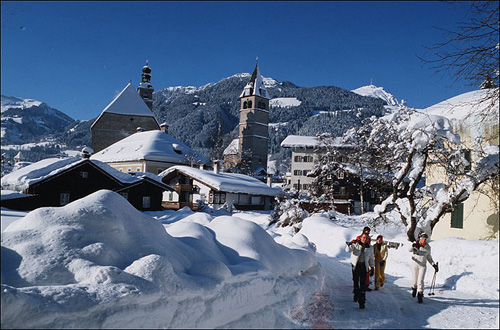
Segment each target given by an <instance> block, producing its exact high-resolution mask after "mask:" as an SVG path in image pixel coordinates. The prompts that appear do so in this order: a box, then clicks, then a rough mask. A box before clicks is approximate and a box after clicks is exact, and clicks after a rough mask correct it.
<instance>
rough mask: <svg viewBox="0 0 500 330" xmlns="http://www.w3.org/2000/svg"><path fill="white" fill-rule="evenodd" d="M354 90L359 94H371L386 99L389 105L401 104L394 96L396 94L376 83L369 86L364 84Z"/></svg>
mask: <svg viewBox="0 0 500 330" xmlns="http://www.w3.org/2000/svg"><path fill="white" fill-rule="evenodd" d="M352 92H354V93H356V94H359V95H363V96H370V97H375V98H378V99H381V100H384V101H385V103H387V105H388V106H399V105H400V103H399V101H398V100H397V99H396V98H395V97H394V95H392V94H391V93H389V92H387V91H386V90H385V89H384V87H377V86H375V85H367V86H362V87H359V88H356V89H353V90H352Z"/></svg>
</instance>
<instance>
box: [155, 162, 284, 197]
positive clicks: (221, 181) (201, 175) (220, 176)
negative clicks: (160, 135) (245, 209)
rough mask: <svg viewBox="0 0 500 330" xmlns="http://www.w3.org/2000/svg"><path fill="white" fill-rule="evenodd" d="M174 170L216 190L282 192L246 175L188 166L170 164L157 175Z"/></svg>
mask: <svg viewBox="0 0 500 330" xmlns="http://www.w3.org/2000/svg"><path fill="white" fill-rule="evenodd" d="M175 171H177V172H179V173H182V174H184V175H186V176H189V177H190V178H193V179H194V180H197V181H199V182H201V183H203V184H206V185H207V186H209V187H211V188H212V189H214V190H217V191H224V192H230V193H239V194H249V195H266V196H278V195H280V194H281V193H282V190H281V189H280V188H271V187H269V186H267V185H266V184H265V183H264V182H262V181H260V180H258V179H255V178H253V177H251V176H248V175H244V174H237V173H215V172H212V171H205V170H201V169H198V168H193V167H189V166H172V167H170V168H168V169H166V170H165V171H163V172H162V173H160V174H159V176H161V177H165V176H167V175H169V174H170V173H173V172H175Z"/></svg>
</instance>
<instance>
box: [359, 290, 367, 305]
mask: <svg viewBox="0 0 500 330" xmlns="http://www.w3.org/2000/svg"><path fill="white" fill-rule="evenodd" d="M365 301H366V298H365V293H364V292H361V293H360V294H359V298H358V304H359V309H365Z"/></svg>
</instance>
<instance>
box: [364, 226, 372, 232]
mask: <svg viewBox="0 0 500 330" xmlns="http://www.w3.org/2000/svg"><path fill="white" fill-rule="evenodd" d="M365 231H371V229H370V227H365V228H363V233H364V232H365Z"/></svg>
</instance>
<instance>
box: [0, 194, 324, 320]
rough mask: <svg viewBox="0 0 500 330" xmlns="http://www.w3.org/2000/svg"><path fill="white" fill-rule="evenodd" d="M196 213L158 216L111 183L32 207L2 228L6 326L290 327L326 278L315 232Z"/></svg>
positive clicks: (3, 314)
mask: <svg viewBox="0 0 500 330" xmlns="http://www.w3.org/2000/svg"><path fill="white" fill-rule="evenodd" d="M191 217H192V219H187V218H185V219H182V220H179V221H177V222H174V223H171V224H170V225H162V223H161V221H158V220H156V219H154V218H152V217H150V216H148V215H146V214H143V213H141V212H138V211H137V210H136V209H135V208H133V207H132V206H131V205H130V204H129V203H127V202H126V200H125V199H123V198H122V197H121V196H120V195H118V194H116V193H114V192H111V191H108V190H101V191H98V192H96V193H94V194H91V195H89V196H87V197H86V198H82V199H80V200H77V201H75V202H73V203H70V204H68V205H66V206H64V207H59V208H40V209H37V210H35V211H32V212H30V213H28V214H27V215H26V216H25V217H24V218H22V219H19V220H17V221H15V222H13V223H11V224H10V225H9V226H8V227H7V228H6V229H5V231H4V232H3V233H2V258H1V262H2V264H1V281H2V296H1V299H2V311H1V313H2V318H1V325H2V327H6V328H12V327H19V328H176V327H177V328H178V327H183V328H199V327H201V328H215V327H242V326H246V327H248V326H249V325H251V326H252V327H253V326H255V327H264V326H265V327H275V328H280V327H291V326H292V325H293V323H292V322H291V321H290V320H289V319H288V318H287V314H286V313H284V311H286V310H287V308H288V307H287V306H294V305H300V304H302V303H304V301H305V300H306V299H308V297H309V295H310V294H311V293H313V292H314V291H316V290H317V289H318V287H319V285H320V283H322V276H323V275H322V272H321V268H320V267H319V265H318V263H317V261H316V258H315V256H314V252H313V250H312V249H311V248H310V247H309V245H308V244H307V242H305V243H304V242H303V244H295V245H292V247H293V248H288V247H285V246H282V245H280V244H278V243H276V242H275V241H274V240H273V239H272V238H271V237H270V236H269V235H268V234H267V233H266V232H265V230H264V229H262V228H261V227H259V226H258V225H257V224H255V223H252V222H249V221H246V220H242V219H239V218H236V217H231V216H221V217H216V218H214V219H211V222H210V223H209V224H207V225H206V226H205V225H203V224H200V223H199V222H202V223H203V222H204V221H205V220H208V219H207V216H206V215H205V216H204V217H205V218H204V220H203V219H201V221H200V219H197V216H196V214H192V215H191ZM165 228H166V230H165ZM304 239H305V238H304Z"/></svg>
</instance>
